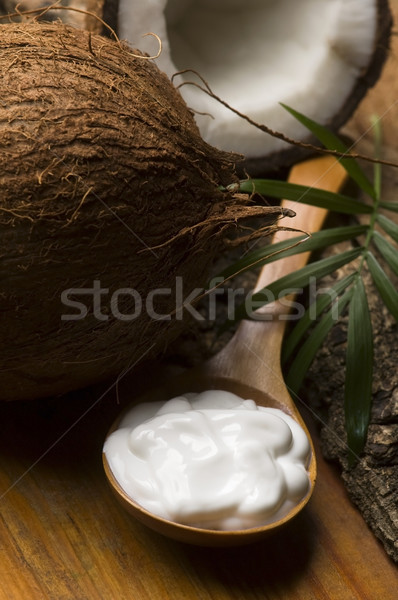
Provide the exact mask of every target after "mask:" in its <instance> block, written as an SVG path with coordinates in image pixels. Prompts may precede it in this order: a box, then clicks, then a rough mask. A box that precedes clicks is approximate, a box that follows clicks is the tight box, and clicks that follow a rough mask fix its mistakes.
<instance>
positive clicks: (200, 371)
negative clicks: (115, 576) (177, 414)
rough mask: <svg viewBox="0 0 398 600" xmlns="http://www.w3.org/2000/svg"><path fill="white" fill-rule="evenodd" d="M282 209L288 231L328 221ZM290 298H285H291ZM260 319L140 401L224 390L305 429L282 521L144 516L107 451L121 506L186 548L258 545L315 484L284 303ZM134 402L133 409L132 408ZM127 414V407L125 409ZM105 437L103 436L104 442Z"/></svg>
mask: <svg viewBox="0 0 398 600" xmlns="http://www.w3.org/2000/svg"><path fill="white" fill-rule="evenodd" d="M345 179H346V172H345V171H344V169H343V167H342V166H341V165H340V164H339V163H338V162H337V161H336V160H335V159H333V158H330V157H322V158H316V159H312V160H309V161H305V162H303V163H300V164H298V165H296V166H295V167H294V168H293V169H292V171H291V174H290V177H289V180H290V181H291V182H294V183H297V184H301V185H305V186H308V187H318V188H322V189H325V190H329V191H337V190H338V189H340V187H341V186H342V184H343V183H344V181H345ZM283 205H284V206H285V207H288V208H292V209H293V210H294V211H297V215H296V216H295V217H294V218H293V219H292V221H291V222H289V225H290V224H291V226H292V227H294V228H297V229H299V230H304V231H307V232H310V233H312V232H315V231H318V230H319V229H320V228H321V226H322V224H323V221H324V218H325V216H326V210H324V209H320V208H317V207H311V206H308V205H305V204H299V203H296V202H291V201H284V202H283ZM295 235H297V233H295V232H287V231H279V232H278V233H277V234H276V235H275V237H274V241H281V240H284V239H287V238H289V237H294V236H295ZM308 256H309V254H308V253H301V254H296V255H293V256H291V257H287V258H284V259H280V260H278V261H276V262H272V263H270V264H268V265H266V266H265V267H264V268H263V269H262V271H261V274H260V277H259V279H258V282H257V286H256V289H261V288H263V287H266V286H267V285H269V284H270V283H271V282H272V281H275V280H276V279H278V278H279V277H282V276H283V275H287V274H288V273H291V272H293V271H295V270H297V269H299V268H301V267H303V266H304V265H305V264H306V262H307V260H308ZM292 297H293V296H289V298H290V299H291V298H292ZM258 312H259V313H260V312H261V315H262V317H263V319H262V320H250V321H249V320H246V321H243V322H242V323H241V324H240V325H239V327H238V329H237V331H236V333H235V335H234V337H233V338H232V339H231V341H230V342H229V343H228V344H227V345H226V346H225V347H224V348H223V350H222V351H221V352H219V353H218V354H217V355H216V356H214V357H213V358H211V359H210V360H209V361H208V362H206V363H205V364H204V365H202V366H201V367H199V368H197V369H192V370H189V371H186V372H185V373H183V374H182V375H180V376H179V377H176V378H174V379H171V380H169V381H168V382H166V384H165V385H163V386H162V388H161V389H155V390H153V391H151V392H149V393H148V394H146V395H145V396H143V397H141V398H140V399H139V402H154V401H160V400H163V401H166V400H168V399H170V398H173V397H175V396H178V395H180V394H184V393H187V392H201V391H204V390H211V389H215V390H216V389H218V390H225V391H229V392H232V393H234V394H236V395H237V396H240V397H241V398H250V399H252V400H254V401H255V402H256V403H257V404H258V405H260V406H269V407H274V408H279V409H281V410H282V411H283V412H285V413H286V414H288V415H290V416H291V417H293V419H295V420H296V421H297V422H298V423H299V424H300V425H301V427H302V428H303V429H304V431H305V433H306V435H307V437H308V440H309V442H310V447H311V456H310V461H309V465H308V467H307V470H308V476H309V490H308V493H307V494H306V496H305V497H304V498H303V499H302V500H301V501H300V502H299V503H298V504H296V505H295V506H294V507H293V508H292V509H291V510H290V511H289V512H288V514H286V515H285V516H284V517H283V518H281V519H279V520H277V521H274V522H272V523H268V524H266V525H262V526H259V527H254V528H250V529H242V530H227V531H225V530H213V529H203V528H198V527H191V526H187V525H183V524H180V523H176V522H173V521H168V520H166V519H163V518H161V517H159V516H156V515H155V514H153V513H150V512H148V511H147V510H145V509H144V508H143V507H142V506H140V505H139V504H138V503H137V502H135V501H134V499H132V498H131V497H130V496H128V495H127V494H126V492H125V491H124V489H123V488H122V487H121V485H120V484H119V483H118V482H117V480H116V478H115V477H114V475H113V473H112V470H111V468H110V466H109V463H108V460H107V457H106V454H105V452H104V453H103V464H104V469H105V473H106V476H107V478H108V480H109V482H110V485H111V487H112V490H113V492H114V493H115V494H116V497H117V498H118V500H119V501H120V502H121V503H122V505H123V506H124V507H125V508H126V509H127V510H128V511H129V512H130V513H131V514H132V515H133V516H134V517H135V518H136V519H138V520H139V521H141V522H142V523H144V524H145V525H147V526H148V527H150V528H151V529H153V530H155V531H157V532H158V533H161V534H163V535H166V536H168V537H170V538H173V539H176V540H179V541H182V542H187V543H190V544H197V545H206V546H236V545H243V544H248V543H251V542H253V541H256V540H258V539H260V538H262V537H264V536H266V535H268V534H269V533H270V532H272V531H275V530H276V529H277V528H279V527H281V526H283V525H284V524H286V523H287V522H289V521H290V520H291V519H292V518H293V517H294V516H295V515H297V513H299V512H300V511H301V510H302V509H303V508H304V506H305V505H306V504H307V502H308V501H309V499H310V497H311V494H312V492H313V489H314V485H315V480H316V458H315V451H314V447H313V443H312V440H311V436H310V434H309V432H308V430H307V427H306V425H305V423H304V421H303V419H302V417H301V415H300V413H299V412H298V410H297V408H296V406H295V404H294V402H293V400H292V398H291V396H290V393H289V391H288V389H287V387H286V385H285V383H284V380H283V375H282V371H281V365H280V350H281V343H282V338H283V333H284V329H285V325H286V322H287V319H286V316H287V314H288V306H287V303H285V302H284V303H281V302H280V301H275V302H273V303H272V304H270V305H267V306H266V307H263V308H262V309H260V310H259V311H258ZM136 403H137V401H136V402H134V404H136ZM127 410H129V408H128V409H127ZM123 415H124V413H123V414H122V415H120V416H119V417H118V419H117V420H116V421H115V422H114V423H113V425H112V427H111V429H110V431H109V433H108V436H109V435H110V434H111V433H112V432H113V431H114V430H115V429H117V427H118V424H119V422H120V421H121V419H122V417H123ZM108 436H107V437H108Z"/></svg>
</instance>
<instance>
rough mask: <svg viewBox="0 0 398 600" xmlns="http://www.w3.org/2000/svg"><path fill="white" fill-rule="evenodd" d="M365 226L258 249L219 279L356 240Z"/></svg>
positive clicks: (298, 237)
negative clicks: (303, 253) (302, 253)
mask: <svg viewBox="0 0 398 600" xmlns="http://www.w3.org/2000/svg"><path fill="white" fill-rule="evenodd" d="M367 229H368V227H367V225H349V226H347V227H333V228H331V229H323V230H322V231H317V232H316V233H313V234H312V235H311V237H308V236H305V235H298V236H296V237H294V238H291V239H290V240H285V241H283V242H277V243H275V244H269V245H268V246H265V247H264V248H259V249H257V250H255V251H253V252H250V253H249V254H246V255H245V256H244V257H243V258H241V259H240V260H238V261H236V262H235V263H234V264H233V265H231V266H230V267H227V268H226V269H224V270H223V271H222V272H221V273H220V275H219V276H220V277H223V278H224V279H228V278H230V277H233V276H234V275H236V274H237V273H243V272H245V271H247V270H249V269H252V268H253V266H254V265H255V266H262V265H264V264H265V263H270V262H273V261H275V260H279V259H280V258H284V257H286V256H292V255H294V254H299V253H301V252H313V251H314V250H320V249H321V248H327V247H328V246H332V245H334V244H339V243H340V242H345V241H347V240H352V239H356V238H358V237H359V236H361V235H363V234H365V233H366V232H367Z"/></svg>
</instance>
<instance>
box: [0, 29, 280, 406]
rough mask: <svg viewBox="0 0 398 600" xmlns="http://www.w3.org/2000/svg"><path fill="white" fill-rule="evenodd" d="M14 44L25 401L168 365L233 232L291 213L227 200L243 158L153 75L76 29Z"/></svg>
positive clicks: (11, 326)
mask: <svg viewBox="0 0 398 600" xmlns="http://www.w3.org/2000/svg"><path fill="white" fill-rule="evenodd" d="M0 33H1V35H0V70H1V73H2V78H1V80H0V89H1V96H0V97H1V102H0V177H1V198H0V236H1V241H2V244H1V248H2V252H1V257H0V282H1V283H0V318H1V323H0V327H1V339H2V345H1V350H0V398H2V399H16V398H20V399H22V398H33V397H38V396H44V395H52V394H59V393H64V392H67V391H70V390H73V389H76V388H79V387H82V386H87V385H89V384H92V383H94V382H98V381H99V380H101V379H104V378H108V377H111V376H117V375H118V374H119V373H120V372H121V371H122V370H123V369H128V368H132V367H133V366H134V365H136V364H138V363H140V361H142V360H143V359H147V358H149V357H152V356H154V355H156V354H159V353H160V352H161V351H162V350H163V348H164V346H165V344H166V343H167V342H168V340H170V339H172V338H175V336H176V335H177V334H178V333H179V330H180V328H181V326H182V320H181V318H180V317H181V314H180V313H181V311H180V313H178V311H177V316H176V313H175V309H176V307H178V303H179V302H181V298H182V296H183V298H186V297H187V296H188V295H189V294H190V293H191V291H192V290H194V288H196V287H197V286H200V285H203V283H204V281H205V279H206V277H207V274H208V269H209V266H210V264H211V261H212V259H213V258H214V256H215V255H217V254H218V253H219V251H220V249H221V248H222V247H223V240H224V239H225V237H226V235H227V234H228V232H229V231H231V230H235V229H236V225H237V223H238V222H239V221H240V220H241V219H242V218H246V217H250V216H253V215H264V217H265V218H266V221H265V223H266V224H267V223H268V224H271V223H273V222H275V220H276V219H277V218H278V217H279V216H280V214H281V211H280V209H278V208H277V207H276V208H270V207H264V206H263V207H255V206H246V205H245V202H246V203H247V200H243V199H242V198H241V197H240V196H236V197H235V196H233V195H232V194H231V193H229V192H227V191H222V189H221V188H220V186H222V185H223V186H227V185H228V184H231V183H233V182H234V181H235V175H234V163H235V160H236V156H233V155H230V154H226V153H223V152H220V151H218V150H215V149H213V148H211V147H210V146H208V145H207V144H206V143H205V142H203V140H202V139H201V137H200V135H199V133H198V130H197V128H196V125H195V124H194V121H193V118H192V115H191V113H190V111H189V110H188V109H187V107H186V105H185V103H184V101H183V100H182V98H181V96H180V95H179V93H178V92H176V90H175V89H174V87H173V86H172V84H171V83H170V81H169V80H168V79H167V78H166V76H165V75H163V74H161V73H160V72H159V70H158V69H157V67H156V66H155V65H154V64H153V63H152V62H151V61H150V60H147V59H145V58H143V57H139V56H138V57H136V56H134V55H133V54H132V52H131V48H128V47H127V46H124V45H122V44H119V43H116V42H113V41H111V40H109V39H106V38H104V37H101V36H99V35H98V36H97V35H92V34H90V33H88V32H86V31H81V30H78V29H74V28H72V27H70V26H66V25H62V24H61V23H51V24H50V23H48V24H43V23H41V24H40V23H30V24H26V23H24V24H7V25H3V26H0ZM178 278H181V280H180V284H181V285H183V291H182V292H181V290H180V292H177V295H176V292H175V289H176V281H177V280H178ZM159 289H165V290H166V292H161V293H159V294H156V297H155V298H153V297H152V298H151V300H155V303H154V309H153V310H154V311H155V312H156V313H157V314H161V315H170V314H171V316H169V317H168V318H167V317H164V318H161V319H160V320H159V319H156V318H153V314H152V315H149V314H148V309H147V307H146V306H145V302H146V300H147V298H148V295H150V293H151V292H153V291H154V290H159ZM95 290H96V291H95ZM176 296H177V297H176ZM112 297H113V300H112V301H111V298H112ZM138 300H141V301H142V306H141V307H140V306H139V301H138ZM115 301H117V304H116V305H115ZM72 302H75V304H72ZM76 302H78V303H80V304H76ZM112 302H113V304H112ZM152 312H153V311H152ZM65 315H66V316H67V317H66V318H65Z"/></svg>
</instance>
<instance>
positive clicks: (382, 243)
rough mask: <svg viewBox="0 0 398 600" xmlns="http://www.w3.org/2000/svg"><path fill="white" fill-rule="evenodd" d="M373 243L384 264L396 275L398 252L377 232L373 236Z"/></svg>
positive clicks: (397, 272) (397, 273)
mask: <svg viewBox="0 0 398 600" xmlns="http://www.w3.org/2000/svg"><path fill="white" fill-rule="evenodd" d="M373 242H374V244H375V246H376V248H377V249H378V251H379V252H380V254H381V255H382V256H383V258H384V260H385V261H386V263H387V264H388V265H389V266H390V268H391V269H392V270H393V271H394V273H395V274H396V275H398V251H397V249H396V248H395V247H394V246H393V245H392V244H390V242H388V241H387V240H386V239H385V238H384V237H383V236H382V235H380V233H379V232H378V231H375V232H374V234H373Z"/></svg>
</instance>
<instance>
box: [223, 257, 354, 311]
mask: <svg viewBox="0 0 398 600" xmlns="http://www.w3.org/2000/svg"><path fill="white" fill-rule="evenodd" d="M361 252H362V248H354V249H352V250H346V251H345V252H341V253H340V254H336V255H334V256H329V257H327V258H323V259H321V260H318V261H316V262H313V263H310V264H309V265H306V266H305V267H303V268H302V269H299V270H298V271H294V272H293V273H289V274H288V275H285V276H284V277H281V278H280V279H277V280H276V281H274V282H272V283H270V285H269V286H268V287H267V288H263V289H262V290H259V291H258V292H256V293H254V294H252V295H251V296H250V297H249V298H248V299H247V301H246V302H244V303H242V304H240V305H239V306H238V307H237V309H236V313H235V318H234V319H233V320H232V322H234V323H235V322H237V321H239V320H241V319H245V318H256V315H255V314H254V312H253V310H255V309H257V308H259V307H260V306H263V305H266V304H269V303H270V302H273V301H274V300H275V299H278V298H282V297H284V296H287V295H288V294H291V293H297V292H298V291H301V290H302V289H303V288H305V287H306V286H307V285H308V283H309V282H310V281H311V279H312V278H316V279H321V278H322V277H325V275H329V274H330V273H333V272H334V271H335V270H336V269H339V268H340V267H342V266H343V265H345V264H347V263H350V262H351V261H353V260H354V259H355V258H357V257H358V256H359V255H360V254H361ZM253 307H255V308H253ZM260 319H261V317H260Z"/></svg>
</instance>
